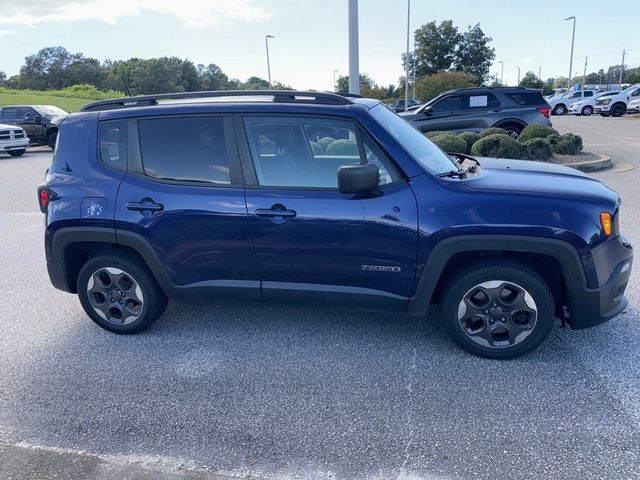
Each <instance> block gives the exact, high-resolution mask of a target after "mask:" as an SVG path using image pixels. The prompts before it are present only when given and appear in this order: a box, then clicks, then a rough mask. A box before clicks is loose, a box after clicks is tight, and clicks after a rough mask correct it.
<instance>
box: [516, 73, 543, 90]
mask: <svg viewBox="0 0 640 480" xmlns="http://www.w3.org/2000/svg"><path fill="white" fill-rule="evenodd" d="M519 86H520V87H527V88H538V89H540V90H542V87H543V82H542V80H540V79H539V78H538V76H537V75H536V74H535V73H533V72H531V71H529V72H527V73H525V74H524V77H522V80H520V85H519Z"/></svg>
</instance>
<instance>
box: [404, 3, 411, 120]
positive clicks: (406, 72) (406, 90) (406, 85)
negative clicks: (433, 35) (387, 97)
mask: <svg viewBox="0 0 640 480" xmlns="http://www.w3.org/2000/svg"><path fill="white" fill-rule="evenodd" d="M410 28H411V0H407V53H406V56H405V61H404V111H405V112H406V111H407V108H408V107H409V30H410Z"/></svg>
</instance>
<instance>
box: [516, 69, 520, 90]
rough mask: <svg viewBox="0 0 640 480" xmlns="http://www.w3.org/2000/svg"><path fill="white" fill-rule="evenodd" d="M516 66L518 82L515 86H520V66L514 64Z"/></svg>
mask: <svg viewBox="0 0 640 480" xmlns="http://www.w3.org/2000/svg"><path fill="white" fill-rule="evenodd" d="M516 68H517V69H518V83H516V87H519V86H520V67H519V66H518V65H516Z"/></svg>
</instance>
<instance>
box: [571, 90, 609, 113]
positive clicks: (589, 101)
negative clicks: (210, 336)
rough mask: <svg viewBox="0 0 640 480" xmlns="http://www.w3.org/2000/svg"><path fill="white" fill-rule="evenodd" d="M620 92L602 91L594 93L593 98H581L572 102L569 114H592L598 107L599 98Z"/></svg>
mask: <svg viewBox="0 0 640 480" xmlns="http://www.w3.org/2000/svg"><path fill="white" fill-rule="evenodd" d="M619 93H620V92H618V91H614V92H600V93H597V94H596V95H594V96H593V97H591V98H586V99H584V100H580V101H579V102H575V103H572V104H571V106H570V107H569V114H571V115H578V116H579V115H584V116H585V117H588V116H589V115H591V114H592V113H593V112H594V110H595V107H596V100H597V99H599V98H606V97H612V96H614V95H617V94H619Z"/></svg>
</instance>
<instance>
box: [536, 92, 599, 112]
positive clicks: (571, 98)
mask: <svg viewBox="0 0 640 480" xmlns="http://www.w3.org/2000/svg"><path fill="white" fill-rule="evenodd" d="M596 93H597V92H596V91H595V90H574V91H571V92H567V93H565V94H563V95H561V96H559V97H553V98H550V99H549V100H547V101H548V102H549V105H551V114H552V115H564V114H565V113H567V112H568V111H569V107H570V106H571V105H572V104H574V103H575V102H579V101H581V100H585V99H588V98H592V97H594V96H595V95H596Z"/></svg>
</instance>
